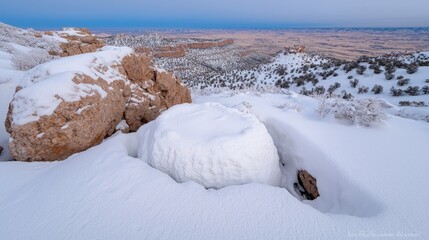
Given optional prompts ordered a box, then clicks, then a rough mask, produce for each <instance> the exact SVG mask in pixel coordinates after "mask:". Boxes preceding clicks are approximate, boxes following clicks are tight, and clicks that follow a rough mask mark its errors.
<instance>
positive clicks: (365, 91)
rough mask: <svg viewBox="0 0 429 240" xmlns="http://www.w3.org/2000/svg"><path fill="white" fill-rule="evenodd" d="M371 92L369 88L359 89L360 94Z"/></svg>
mask: <svg viewBox="0 0 429 240" xmlns="http://www.w3.org/2000/svg"><path fill="white" fill-rule="evenodd" d="M368 90H369V87H365V86H361V87H359V88H358V94H363V93H367V92H368Z"/></svg>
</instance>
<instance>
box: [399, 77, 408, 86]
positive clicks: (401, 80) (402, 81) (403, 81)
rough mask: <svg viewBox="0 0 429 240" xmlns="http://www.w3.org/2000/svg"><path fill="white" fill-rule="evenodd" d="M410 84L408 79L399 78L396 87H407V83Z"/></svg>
mask: <svg viewBox="0 0 429 240" xmlns="http://www.w3.org/2000/svg"><path fill="white" fill-rule="evenodd" d="M409 82H410V79H408V78H407V79H404V78H401V79H399V80H398V83H397V84H398V86H405V85H407V84H408V83H409Z"/></svg>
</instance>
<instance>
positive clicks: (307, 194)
mask: <svg viewBox="0 0 429 240" xmlns="http://www.w3.org/2000/svg"><path fill="white" fill-rule="evenodd" d="M297 177H298V184H299V187H298V189H299V192H300V194H301V195H302V196H303V197H304V198H305V199H307V200H314V199H316V198H318V197H319V191H318V190H317V180H316V179H315V178H314V177H313V176H312V175H311V174H310V173H308V172H307V171H306V170H299V171H298V176H297Z"/></svg>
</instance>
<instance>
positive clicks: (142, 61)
mask: <svg viewBox="0 0 429 240" xmlns="http://www.w3.org/2000/svg"><path fill="white" fill-rule="evenodd" d="M122 64H123V67H124V69H125V72H126V73H127V76H128V78H129V79H130V80H131V81H132V83H133V84H132V86H131V94H132V95H131V98H130V101H129V102H128V103H127V106H126V109H125V114H124V117H125V120H126V122H127V124H128V125H129V129H130V131H136V130H137V129H138V128H139V127H140V126H141V125H143V124H145V123H147V122H149V121H152V120H154V119H155V118H156V117H158V116H159V115H160V114H161V112H162V111H164V110H166V109H168V108H170V107H171V106H173V105H176V104H180V103H190V102H192V100H191V95H190V92H189V89H188V88H187V87H186V86H184V85H183V84H182V83H181V82H180V80H179V79H177V78H176V77H175V76H174V75H173V74H170V73H167V72H165V71H164V70H158V69H156V68H154V67H153V65H152V63H151V61H150V60H149V59H148V58H146V57H144V56H142V55H140V56H138V55H132V56H127V57H125V58H124V60H123V62H122Z"/></svg>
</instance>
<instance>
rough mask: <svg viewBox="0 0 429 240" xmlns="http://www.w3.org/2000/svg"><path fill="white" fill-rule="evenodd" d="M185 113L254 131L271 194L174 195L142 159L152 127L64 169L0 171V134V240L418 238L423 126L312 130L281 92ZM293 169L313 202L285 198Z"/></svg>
mask: <svg viewBox="0 0 429 240" xmlns="http://www.w3.org/2000/svg"><path fill="white" fill-rule="evenodd" d="M10 57H11V56H10V55H8V54H7V53H5V52H2V51H0V64H1V65H0V101H1V102H0V117H1V119H0V120H1V121H4V119H5V117H6V114H7V111H8V105H9V102H10V100H11V99H12V97H13V94H14V92H15V88H16V86H18V84H20V81H21V79H22V78H23V77H24V76H25V72H22V71H17V70H15V69H14V68H13V66H12V65H11V64H10ZM3 73H4V74H3ZM193 102H194V103H197V104H202V105H204V104H207V103H210V104H212V103H217V104H222V105H224V106H226V107H229V108H234V109H237V110H239V111H242V112H244V113H246V114H252V115H253V117H254V118H255V119H258V121H260V122H261V123H263V124H264V126H265V127H266V129H267V131H268V133H269V134H270V136H271V138H272V140H273V143H274V145H275V146H276V148H277V152H278V157H279V160H280V162H281V163H282V164H281V165H280V166H282V165H283V164H284V166H282V167H281V175H282V179H281V180H282V182H281V184H280V186H270V185H266V184H260V183H250V184H241V185H234V186H227V187H223V188H220V189H217V190H215V189H212V188H209V189H206V188H204V187H203V186H202V185H200V184H198V183H196V182H193V181H185V182H183V183H178V182H176V181H175V180H174V179H173V178H172V177H170V176H169V175H168V174H166V173H164V172H163V171H161V170H158V169H156V168H154V167H152V166H151V165H150V164H148V163H147V162H146V161H144V160H142V159H141V158H142V156H141V154H139V151H140V150H139V149H141V148H142V147H143V146H144V145H145V143H144V136H143V137H142V136H141V134H140V133H141V132H145V131H149V130H150V128H151V124H147V125H145V126H143V127H142V128H141V129H140V130H139V132H138V133H130V134H122V133H116V134H114V135H113V136H111V137H110V138H108V139H106V140H105V141H103V143H101V144H100V145H98V146H95V147H93V148H90V149H88V150H87V151H84V152H81V153H77V154H74V155H72V156H71V157H70V158H68V159H66V160H64V161H57V162H32V163H25V162H16V161H7V160H11V159H10V156H9V154H8V150H7V147H6V146H7V143H8V141H9V135H8V134H7V133H6V131H5V129H4V124H1V125H0V144H1V146H3V147H5V150H4V151H3V153H2V155H1V156H0V160H1V161H0V239H349V238H350V239H428V238H429V228H428V225H429V206H428V205H427V202H429V191H427V189H429V181H428V177H427V169H429V157H428V154H427V149H429V142H428V141H427V140H428V139H429V124H428V123H427V122H424V121H415V120H410V119H405V118H400V117H397V116H393V115H389V116H388V118H387V119H385V120H384V121H383V122H382V123H380V124H377V125H375V126H370V127H363V126H359V125H351V124H348V123H345V122H344V121H340V120H338V119H336V118H335V117H334V116H333V115H332V114H328V115H327V116H326V117H324V118H321V116H320V115H319V114H318V113H317V112H316V109H317V107H318V105H319V100H317V99H314V98H310V97H306V96H302V95H299V94H296V93H294V92H292V91H285V92H283V93H277V94H269V93H258V92H241V93H237V92H232V91H230V92H228V91H226V92H222V93H219V94H209V95H201V94H197V93H195V94H194V95H193ZM210 104H209V105H210ZM234 111H235V110H234ZM161 116H162V115H161ZM182 117H183V116H182ZM180 120H181V121H187V119H186V117H183V118H182V119H180ZM192 120H193V119H192V116H190V117H189V119H188V121H189V123H190V124H195V121H192ZM197 124H198V125H196V126H195V129H204V130H205V131H206V130H207V129H205V126H204V125H201V121H199V122H198V121H197ZM225 124H227V123H225ZM231 126H233V124H231ZM217 129H219V128H213V129H212V130H211V132H210V133H211V134H213V132H214V131H215V130H217ZM220 129H222V128H220ZM228 130H231V129H229V128H228ZM207 131H209V130H207ZM217 133H218V132H217ZM230 133H231V132H230ZM139 155H140V158H139ZM298 169H306V170H308V171H309V172H310V173H311V174H312V175H313V176H314V177H315V178H316V179H317V184H318V189H319V193H320V197H319V198H317V199H316V200H314V201H308V200H303V199H302V198H301V197H300V196H299V195H298V194H297V193H296V192H295V191H294V188H293V186H292V179H293V178H295V177H296V171H297V170H298Z"/></svg>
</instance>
